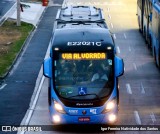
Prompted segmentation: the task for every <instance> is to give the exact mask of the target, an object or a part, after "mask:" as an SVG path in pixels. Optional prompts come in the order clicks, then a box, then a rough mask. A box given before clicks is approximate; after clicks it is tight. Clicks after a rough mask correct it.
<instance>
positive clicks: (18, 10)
mask: <svg viewBox="0 0 160 134" xmlns="http://www.w3.org/2000/svg"><path fill="white" fill-rule="evenodd" d="M20 13H21V10H20V0H17V26H21V17H20V16H21V14H20Z"/></svg>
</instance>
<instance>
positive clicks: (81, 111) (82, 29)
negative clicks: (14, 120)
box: [43, 6, 124, 125]
mask: <svg viewBox="0 0 160 134" xmlns="http://www.w3.org/2000/svg"><path fill="white" fill-rule="evenodd" d="M54 26H55V28H54V31H53V36H52V39H51V42H52V47H51V51H50V56H49V58H47V59H45V60H44V63H43V73H44V76H45V77H47V78H49V79H48V80H49V84H48V103H49V113H50V114H49V115H50V119H51V122H52V123H53V125H64V124H112V123H115V122H116V121H117V115H118V106H119V85H118V77H119V76H121V75H123V72H124V63H123V59H121V58H119V57H118V56H116V49H115V44H114V40H113V37H112V36H111V33H110V31H109V29H108V28H107V24H106V23H105V19H104V17H103V14H102V10H101V9H99V8H96V7H92V6H70V7H65V8H62V9H60V10H59V11H58V13H57V17H56V22H55V25H54Z"/></svg>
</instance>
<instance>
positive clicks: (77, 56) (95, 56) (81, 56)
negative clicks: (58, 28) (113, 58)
mask: <svg viewBox="0 0 160 134" xmlns="http://www.w3.org/2000/svg"><path fill="white" fill-rule="evenodd" d="M61 57H62V59H64V60H99V59H106V57H107V56H106V53H62V54H61Z"/></svg>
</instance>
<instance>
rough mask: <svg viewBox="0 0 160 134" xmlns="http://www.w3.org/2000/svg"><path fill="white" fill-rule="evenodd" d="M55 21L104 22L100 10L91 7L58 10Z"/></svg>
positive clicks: (71, 7) (72, 7)
mask: <svg viewBox="0 0 160 134" xmlns="http://www.w3.org/2000/svg"><path fill="white" fill-rule="evenodd" d="M56 20H57V21H59V20H60V21H62V20H63V21H66V22H67V21H72V22H76V21H104V20H105V19H104V15H103V13H102V10H101V9H100V8H96V7H93V6H68V7H65V8H61V9H59V10H58V13H57V16H56Z"/></svg>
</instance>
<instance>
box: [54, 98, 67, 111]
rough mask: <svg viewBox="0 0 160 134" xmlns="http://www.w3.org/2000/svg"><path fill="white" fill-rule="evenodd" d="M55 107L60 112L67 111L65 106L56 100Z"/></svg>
mask: <svg viewBox="0 0 160 134" xmlns="http://www.w3.org/2000/svg"><path fill="white" fill-rule="evenodd" d="M54 108H55V109H56V111H57V112H60V113H63V114H64V113H65V111H64V109H63V107H62V105H61V104H59V103H58V102H56V101H54Z"/></svg>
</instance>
